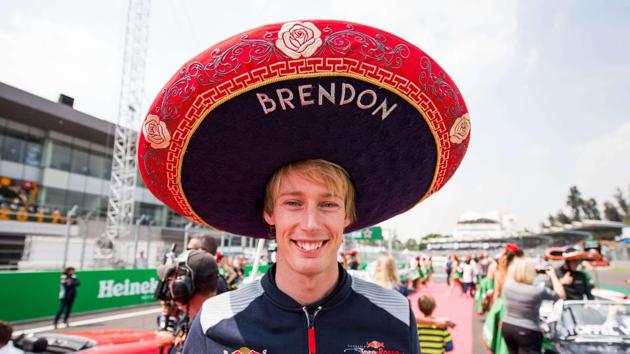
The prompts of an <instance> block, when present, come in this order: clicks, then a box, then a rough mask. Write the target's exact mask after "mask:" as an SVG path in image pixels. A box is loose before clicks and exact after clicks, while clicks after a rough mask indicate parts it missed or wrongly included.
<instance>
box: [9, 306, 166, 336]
mask: <svg viewBox="0 0 630 354" xmlns="http://www.w3.org/2000/svg"><path fill="white" fill-rule="evenodd" d="M161 311H162V309H161V308H159V307H158V308H154V309H149V310H142V311H135V312H129V313H121V314H119V315H109V316H103V317H96V318H90V319H88V320H81V321H74V322H71V326H72V327H75V326H77V327H78V326H86V325H91V324H94V323H100V322H107V321H114V320H122V319H123V318H130V317H138V316H144V315H150V314H153V313H159V312H161ZM54 329H55V328H54V327H53V326H52V325H49V326H43V327H35V328H28V329H24V330H21V331H16V332H14V333H13V334H14V335H20V334H22V333H38V332H45V331H52V330H54Z"/></svg>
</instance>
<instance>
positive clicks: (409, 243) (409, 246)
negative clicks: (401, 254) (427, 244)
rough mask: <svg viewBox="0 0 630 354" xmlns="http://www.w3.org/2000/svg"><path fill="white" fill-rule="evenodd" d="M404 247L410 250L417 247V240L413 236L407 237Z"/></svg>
mask: <svg viewBox="0 0 630 354" xmlns="http://www.w3.org/2000/svg"><path fill="white" fill-rule="evenodd" d="M405 248H406V249H408V250H411V251H415V250H417V249H418V242H416V239H414V238H408V239H407V242H405Z"/></svg>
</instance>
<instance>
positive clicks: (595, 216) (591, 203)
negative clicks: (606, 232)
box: [582, 198, 602, 220]
mask: <svg viewBox="0 0 630 354" xmlns="http://www.w3.org/2000/svg"><path fill="white" fill-rule="evenodd" d="M582 210H583V211H584V217H586V219H589V220H601V219H602V217H601V215H600V213H599V209H597V201H596V200H595V198H591V199H589V200H586V201H583V203H582Z"/></svg>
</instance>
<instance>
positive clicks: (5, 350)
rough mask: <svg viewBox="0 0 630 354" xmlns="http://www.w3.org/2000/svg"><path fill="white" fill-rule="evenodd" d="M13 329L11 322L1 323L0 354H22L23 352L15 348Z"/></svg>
mask: <svg viewBox="0 0 630 354" xmlns="http://www.w3.org/2000/svg"><path fill="white" fill-rule="evenodd" d="M12 334H13V327H12V326H11V325H10V324H9V322H5V321H0V354H21V353H23V351H21V350H19V349H17V348H16V347H14V346H13V341H11V335H12Z"/></svg>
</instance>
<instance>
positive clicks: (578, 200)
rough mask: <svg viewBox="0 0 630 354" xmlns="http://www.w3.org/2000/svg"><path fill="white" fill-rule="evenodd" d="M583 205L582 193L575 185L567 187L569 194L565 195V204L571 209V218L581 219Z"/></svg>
mask: <svg viewBox="0 0 630 354" xmlns="http://www.w3.org/2000/svg"><path fill="white" fill-rule="evenodd" d="M582 205H584V200H582V194H581V193H580V191H579V190H578V188H577V186H573V187H571V188H570V189H569V196H568V197H567V206H568V207H569V208H571V210H572V211H573V220H575V221H580V220H582V214H581V209H582Z"/></svg>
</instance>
